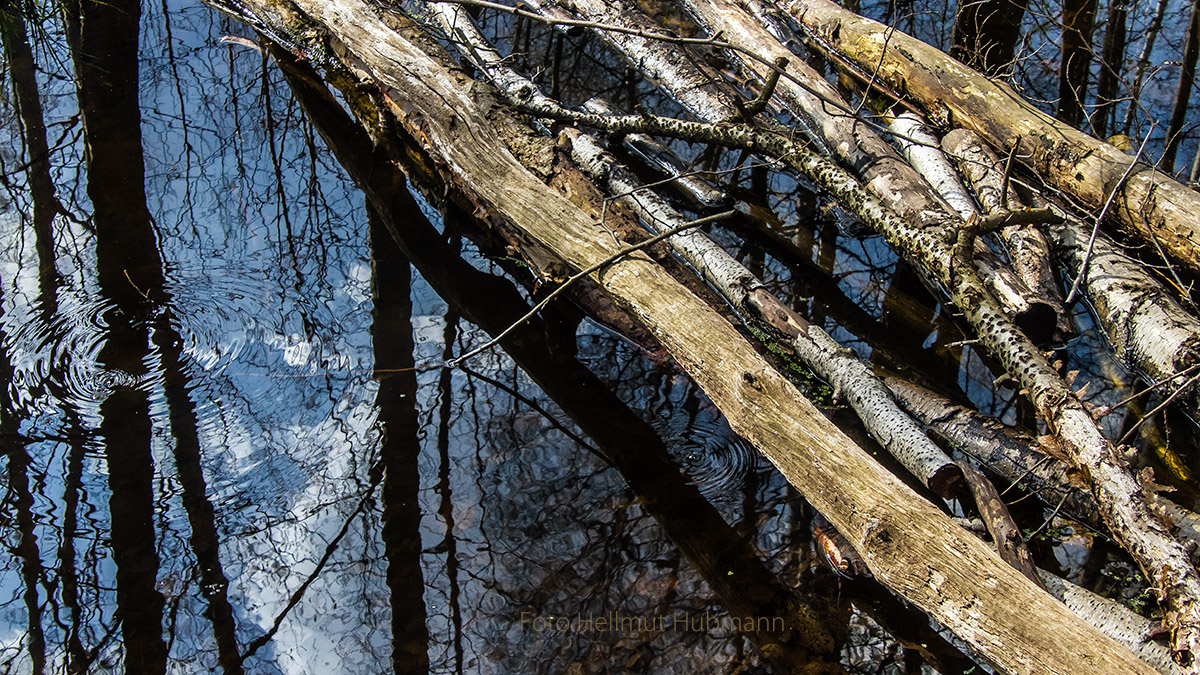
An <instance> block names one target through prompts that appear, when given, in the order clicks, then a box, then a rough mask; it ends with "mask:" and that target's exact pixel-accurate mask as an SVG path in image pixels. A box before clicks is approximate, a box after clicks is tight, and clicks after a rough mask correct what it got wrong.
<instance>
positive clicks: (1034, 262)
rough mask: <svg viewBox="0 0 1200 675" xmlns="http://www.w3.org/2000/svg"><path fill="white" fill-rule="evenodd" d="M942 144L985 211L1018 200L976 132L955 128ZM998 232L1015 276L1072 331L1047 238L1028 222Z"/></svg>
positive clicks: (1013, 204)
mask: <svg viewBox="0 0 1200 675" xmlns="http://www.w3.org/2000/svg"><path fill="white" fill-rule="evenodd" d="M942 147H943V149H945V150H946V152H947V153H948V154H949V155H950V156H951V157H953V158H955V160H957V162H958V169H959V171H961V172H962V175H963V176H964V177H965V178H966V179H967V180H968V181H969V182H970V183H971V186H972V187H973V188H974V190H975V197H976V198H977V199H978V200H979V204H980V206H981V207H983V212H984V213H986V214H988V215H992V214H996V213H1003V212H1006V211H1009V210H1010V209H1015V208H1016V206H1017V205H1018V204H1019V199H1018V197H1017V193H1016V190H1014V189H1012V188H1011V186H1008V187H1007V188H1006V186H1005V181H1004V172H1003V171H1002V170H1001V171H997V170H996V163H995V160H994V158H993V156H991V154H990V153H988V155H984V154H982V150H983V149H985V148H986V146H985V145H983V143H982V141H981V140H979V137H978V136H977V135H975V134H974V133H972V132H969V131H967V130H965V129H955V130H953V131H951V132H950V133H948V134H946V135H945V137H943V138H942ZM1000 232H1001V235H1002V240H1003V242H1004V243H1005V244H1006V245H1007V247H1008V256H1009V259H1010V260H1011V261H1012V264H1013V268H1014V269H1015V270H1016V273H1017V276H1018V277H1020V279H1021V281H1023V282H1024V283H1025V285H1026V286H1027V287H1029V288H1031V289H1033V291H1034V293H1035V294H1036V297H1037V298H1038V299H1039V300H1040V301H1041V302H1044V303H1046V304H1047V305H1048V306H1049V307H1050V308H1051V309H1052V310H1053V311H1054V313H1055V316H1056V317H1057V318H1056V326H1057V330H1058V332H1059V334H1060V335H1069V334H1070V333H1072V332H1073V329H1072V326H1071V320H1070V312H1068V311H1067V308H1066V306H1065V305H1064V304H1063V299H1062V293H1061V292H1060V291H1059V289H1058V283H1057V282H1056V281H1055V279H1054V272H1053V270H1052V269H1051V265H1050V247H1049V245H1048V244H1047V243H1046V238H1045V237H1044V236H1042V233H1041V232H1040V231H1039V230H1038V229H1037V228H1036V227H1033V226H1030V225H1019V226H1012V227H1006V228H1004V229H1002V230H1001V231H1000ZM985 276H986V272H985Z"/></svg>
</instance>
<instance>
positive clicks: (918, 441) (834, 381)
mask: <svg viewBox="0 0 1200 675" xmlns="http://www.w3.org/2000/svg"><path fill="white" fill-rule="evenodd" d="M564 133H565V134H566V135H567V137H568V138H570V139H571V143H572V154H573V156H574V157H575V159H576V161H577V162H579V164H580V166H582V167H583V168H584V169H585V170H587V171H588V172H589V173H591V174H592V175H593V176H594V177H595V178H596V179H597V180H598V181H600V182H602V183H603V184H606V185H607V186H608V189H609V191H610V192H611V193H613V194H619V195H625V199H626V201H627V202H628V203H629V204H630V205H631V206H632V207H633V208H634V210H635V211H636V212H637V213H638V214H639V215H640V216H641V217H642V220H643V221H644V222H646V223H647V224H649V225H652V227H653V229H670V228H674V227H677V226H678V225H679V224H682V223H683V222H685V221H686V220H687V219H686V218H684V217H683V216H682V215H681V214H680V213H678V212H677V211H675V209H674V208H672V207H671V206H670V205H669V204H667V203H666V202H665V201H663V200H662V199H660V198H659V197H658V196H657V195H655V194H653V193H652V192H649V191H647V190H644V189H639V188H640V183H639V181H638V180H637V179H636V177H635V176H633V174H632V173H631V172H630V171H629V170H628V169H626V168H624V167H622V166H621V165H620V164H618V163H617V162H616V159H615V158H613V157H612V156H611V155H609V154H608V153H606V152H604V151H603V149H602V148H601V147H600V146H599V145H598V144H597V143H596V142H595V141H593V140H591V139H590V138H589V137H588V136H586V135H585V134H582V133H580V132H578V131H576V130H572V129H568V130H566V131H565V132H564ZM686 234H687V235H688V236H687V237H683V236H680V237H675V238H673V239H671V245H672V246H673V247H675V250H676V251H677V252H678V253H679V254H680V256H682V257H683V259H684V260H686V261H687V262H688V263H689V264H690V265H692V267H694V268H695V269H696V270H697V271H698V272H699V273H700V275H701V276H702V277H704V279H705V280H706V281H708V282H709V283H711V284H713V286H714V287H716V288H717V289H718V290H719V291H720V292H721V294H722V295H724V296H725V297H726V298H727V299H728V300H729V303H730V304H731V305H733V306H734V307H735V308H737V309H738V310H739V311H741V312H743V313H746V314H748V315H750V316H751V317H753V318H755V319H757V320H759V321H761V322H763V323H765V324H766V325H767V326H769V327H770V328H771V329H773V331H775V332H776V333H778V334H779V335H780V336H782V341H783V343H784V344H785V345H786V346H788V347H790V348H791V350H792V351H793V352H794V353H795V355H796V356H797V358H799V359H800V361H801V362H802V363H804V365H805V366H807V367H808V368H810V369H811V370H812V371H813V372H814V373H816V374H817V375H818V376H819V377H820V378H821V379H823V380H825V381H826V382H828V383H829V384H830V385H832V386H833V388H834V391H835V392H836V395H838V396H840V397H842V398H844V399H846V401H847V402H849V404H850V406H851V408H853V409H854V412H855V413H856V414H857V415H858V417H859V419H860V420H862V423H863V426H864V427H866V429H867V431H868V432H870V434H871V435H872V436H873V437H874V438H875V440H876V441H878V442H879V444H880V445H882V446H883V447H884V448H885V449H886V450H887V451H888V452H889V453H890V454H891V455H892V456H893V457H895V458H896V460H897V461H899V462H900V464H901V465H903V466H904V467H905V468H906V469H908V471H909V472H910V473H912V474H913V475H914V476H916V478H917V479H918V480H920V481H921V482H922V483H924V484H925V485H926V486H928V487H929V488H930V489H931V490H933V491H934V492H935V493H937V494H939V495H941V496H942V497H946V498H950V497H959V496H961V494H962V489H963V485H962V474H961V472H960V470H959V469H958V467H956V466H955V464H954V462H953V461H951V459H950V458H949V457H947V456H946V454H945V453H944V452H942V451H941V449H940V448H938V447H937V445H935V444H934V443H933V442H932V441H931V440H930V439H929V438H928V437H927V436H926V435H925V434H924V432H923V431H922V430H921V428H920V427H919V426H917V424H916V423H915V422H913V420H912V418H910V417H909V416H908V415H907V414H906V413H905V412H904V411H903V410H901V409H900V407H899V406H897V405H896V402H895V400H894V399H893V398H892V395H891V392H889V391H888V389H887V387H886V386H885V385H884V384H883V382H882V381H881V380H880V379H879V378H878V377H876V376H875V374H874V372H872V370H871V368H870V366H868V365H867V364H865V363H863V362H862V360H860V359H859V358H858V355H857V354H855V353H854V351H853V350H851V349H847V348H845V347H843V346H841V345H839V344H838V343H837V341H836V340H834V339H833V338H832V337H830V336H829V334H828V333H826V332H825V331H824V330H822V329H821V327H820V326H816V325H813V324H810V323H809V322H808V321H805V320H804V318H803V317H801V316H799V315H798V314H796V313H795V312H793V311H792V310H791V308H789V307H788V306H787V305H785V304H784V303H783V302H782V301H780V300H779V299H778V298H776V297H775V296H774V295H772V294H771V293H770V292H769V291H767V290H766V288H764V287H763V284H762V282H761V281H760V280H758V279H757V278H755V277H754V275H752V274H751V273H750V271H749V270H747V269H746V268H745V267H743V266H742V265H741V263H739V262H737V261H736V260H735V259H734V258H733V257H732V256H730V255H729V254H728V253H726V252H725V251H724V250H723V249H722V248H721V247H719V246H717V245H716V244H715V243H713V241H712V240H711V239H709V238H708V237H707V236H705V235H704V234H703V233H700V232H689V233H686Z"/></svg>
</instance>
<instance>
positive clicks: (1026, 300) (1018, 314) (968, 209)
mask: <svg viewBox="0 0 1200 675" xmlns="http://www.w3.org/2000/svg"><path fill="white" fill-rule="evenodd" d="M890 128H891V130H892V132H893V134H894V135H895V141H896V143H897V145H899V146H900V149H901V150H903V151H904V156H905V157H907V158H908V163H909V164H911V165H912V166H913V168H914V169H916V170H917V172H919V173H920V174H921V175H922V176H924V177H925V180H927V181H928V182H929V184H930V185H931V186H933V189H934V191H936V192H937V194H939V195H940V196H941V197H942V199H943V200H945V201H946V203H947V204H949V205H950V206H951V207H952V208H953V209H954V211H955V212H957V213H958V215H959V217H961V218H962V219H964V220H968V219H970V218H973V217H976V218H977V217H979V215H980V211H979V208H978V207H977V206H976V205H975V200H974V199H972V197H971V195H970V194H969V193H968V192H967V188H966V187H965V186H964V185H963V183H962V179H961V178H960V177H959V174H958V171H956V170H955V168H954V165H953V164H951V162H950V159H949V158H947V157H946V155H945V153H943V152H942V149H941V141H939V140H938V138H937V136H934V135H933V133H932V132H931V131H930V130H929V129H928V127H926V126H925V124H924V122H923V121H922V120H921V119H920V118H919V117H917V116H916V115H914V114H913V113H903V114H901V115H897V116H896V117H895V118H893V119H892V122H891V124H890ZM1004 230H1005V231H1006V232H1008V231H1013V230H1033V231H1034V232H1036V230H1034V228H1033V227H1032V226H1030V225H1024V226H1018V225H1010V226H1009V227H1006V228H1004ZM1022 241H1023V240H1022ZM1024 253H1025V254H1026V255H1025V257H1024V259H1023V262H1024V263H1025V268H1026V269H1027V271H1029V270H1028V268H1030V267H1033V268H1035V269H1039V270H1040V273H1039V274H1038V275H1037V276H1038V277H1039V278H1041V279H1045V278H1048V277H1049V276H1050V274H1051V273H1050V255H1049V252H1048V251H1043V253H1045V255H1044V257H1042V258H1041V259H1040V260H1035V259H1034V258H1033V255H1034V254H1035V250H1034V249H1030V248H1026V249H1024ZM972 259H973V260H974V261H975V264H976V265H978V266H979V276H980V278H982V279H983V283H984V284H986V285H987V288H988V290H989V291H991V293H992V295H993V296H995V297H996V299H997V300H998V301H1000V303H1001V304H1002V305H1003V306H1004V307H1005V308H1006V310H1007V312H1008V315H1009V316H1011V317H1012V319H1013V321H1014V322H1015V323H1016V324H1017V325H1018V326H1020V327H1021V330H1022V331H1024V333H1025V334H1026V335H1027V336H1029V339H1030V340H1033V342H1034V344H1037V345H1041V346H1045V345H1047V344H1049V343H1050V341H1051V340H1052V339H1053V338H1054V334H1055V332H1056V331H1057V332H1059V333H1061V334H1063V335H1065V334H1067V333H1068V332H1069V330H1070V327H1069V324H1068V322H1067V310H1066V307H1064V306H1063V304H1062V302H1060V301H1057V298H1058V290H1057V289H1056V288H1055V287H1054V286H1053V284H1044V285H1043V286H1042V287H1041V288H1040V289H1039V288H1038V287H1036V286H1033V285H1032V284H1028V285H1027V284H1026V282H1025V280H1024V279H1023V278H1022V277H1019V276H1018V275H1017V274H1015V273H1014V272H1013V271H1012V270H1010V269H1009V268H1008V267H1006V266H1004V264H1003V263H1002V262H1001V261H1000V260H999V258H998V257H997V256H996V254H995V253H993V252H992V249H990V248H988V245H987V244H985V243H983V239H982V238H979V237H976V238H975V245H974V249H973V251H972ZM1034 289H1037V290H1034Z"/></svg>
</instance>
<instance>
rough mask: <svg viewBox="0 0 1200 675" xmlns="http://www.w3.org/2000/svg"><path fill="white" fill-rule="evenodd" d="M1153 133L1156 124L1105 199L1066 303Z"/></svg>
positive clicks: (1071, 295)
mask: <svg viewBox="0 0 1200 675" xmlns="http://www.w3.org/2000/svg"><path fill="white" fill-rule="evenodd" d="M1152 133H1154V125H1151V126H1150V131H1149V132H1147V133H1146V136H1145V137H1144V138H1143V139H1142V146H1141V147H1140V148H1138V151H1137V154H1136V155H1134V156H1133V161H1132V162H1130V163H1129V166H1128V167H1126V168H1125V173H1124V174H1122V176H1121V180H1119V181H1117V184H1116V185H1114V186H1113V189H1112V191H1111V192H1109V193H1108V199H1106V200H1104V208H1102V209H1100V214H1099V215H1097V216H1096V222H1095V223H1094V224H1093V225H1092V236H1091V237H1089V238H1088V245H1087V252H1086V253H1084V255H1083V262H1082V263H1080V265H1079V274H1077V275H1076V276H1075V281H1073V282H1072V283H1071V292H1070V293H1067V297H1066V299H1064V300H1063V302H1064V304H1067V305H1070V304H1071V303H1072V302H1074V301H1075V294H1076V293H1078V292H1079V284H1080V282H1082V281H1083V278H1084V277H1085V276H1087V269H1088V263H1090V262H1091V261H1092V248H1093V247H1094V246H1095V244H1096V235H1097V234H1099V232H1100V223H1101V221H1103V220H1104V217H1105V216H1106V215H1108V208H1109V207H1110V206H1112V203H1113V200H1114V199H1116V197H1117V193H1118V192H1120V191H1121V187H1122V186H1123V185H1125V181H1126V180H1128V179H1129V176H1130V174H1132V173H1133V168H1134V167H1135V166H1137V163H1138V159H1140V158H1141V156H1142V151H1144V150H1145V149H1146V144H1147V143H1149V142H1150V134H1152Z"/></svg>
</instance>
